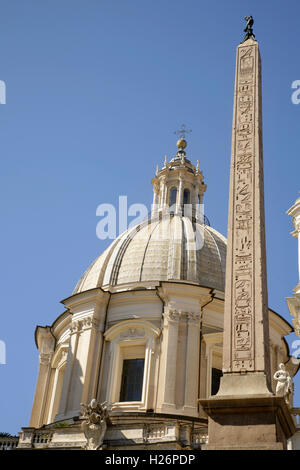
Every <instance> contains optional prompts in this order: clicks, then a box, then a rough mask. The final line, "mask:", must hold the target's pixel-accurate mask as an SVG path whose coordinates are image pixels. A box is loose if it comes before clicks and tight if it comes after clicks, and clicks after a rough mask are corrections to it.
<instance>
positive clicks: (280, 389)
mask: <svg viewBox="0 0 300 470" xmlns="http://www.w3.org/2000/svg"><path fill="white" fill-rule="evenodd" d="M274 379H275V380H276V381H277V385H276V395H277V396H281V397H284V399H285V402H286V404H287V405H289V404H290V395H291V393H293V382H292V379H291V376H290V374H289V373H288V371H287V370H286V369H285V365H284V364H283V363H281V364H279V370H277V371H276V372H275V374H274Z"/></svg>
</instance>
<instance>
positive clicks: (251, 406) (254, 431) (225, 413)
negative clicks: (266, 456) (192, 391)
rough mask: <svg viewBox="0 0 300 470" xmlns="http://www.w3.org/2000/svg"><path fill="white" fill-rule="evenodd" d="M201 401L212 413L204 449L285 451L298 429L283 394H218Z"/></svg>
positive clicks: (207, 411)
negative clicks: (279, 395)
mask: <svg viewBox="0 0 300 470" xmlns="http://www.w3.org/2000/svg"><path fill="white" fill-rule="evenodd" d="M200 404H201V405H202V407H203V409H204V411H205V412H206V413H207V415H208V444H207V445H205V446H203V447H202V449H203V450H285V449H286V448H287V439H289V438H290V437H291V436H292V435H293V434H294V433H295V432H296V428H295V424H294V421H293V418H292V416H291V413H290V411H289V409H288V406H287V405H286V403H285V400H284V399H283V398H282V397H277V396H274V395H273V396H270V395H256V396H255V395H248V396H247V395H243V396H237V395H232V396H230V395H227V396H218V395H216V396H214V397H211V398H209V399H205V400H204V399H203V400H200Z"/></svg>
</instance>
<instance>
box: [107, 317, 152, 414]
mask: <svg viewBox="0 0 300 470" xmlns="http://www.w3.org/2000/svg"><path fill="white" fill-rule="evenodd" d="M159 335H160V330H159V329H158V328H156V327H155V326H154V325H152V323H150V322H147V321H144V320H126V321H122V322H120V323H117V324H116V325H113V326H112V327H111V328H109V330H107V331H106V332H105V334H104V336H105V340H106V346H105V350H106V353H105V362H104V370H103V377H105V381H104V383H105V385H103V388H102V392H101V393H102V394H103V395H102V397H101V400H103V401H109V402H110V403H112V407H113V410H139V409H143V410H145V409H148V408H153V403H152V398H151V393H150V392H149V390H151V387H153V382H154V370H153V364H154V362H153V361H154V354H153V353H154V351H155V350H156V347H157V346H156V339H157V338H158V337H159Z"/></svg>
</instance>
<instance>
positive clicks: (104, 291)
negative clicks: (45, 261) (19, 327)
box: [18, 17, 300, 450]
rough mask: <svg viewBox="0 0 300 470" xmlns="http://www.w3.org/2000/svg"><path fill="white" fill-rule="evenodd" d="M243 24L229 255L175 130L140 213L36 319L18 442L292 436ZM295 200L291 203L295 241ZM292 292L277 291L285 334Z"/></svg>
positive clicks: (283, 442)
mask: <svg viewBox="0 0 300 470" xmlns="http://www.w3.org/2000/svg"><path fill="white" fill-rule="evenodd" d="M246 20H247V27H246V29H245V32H246V37H245V40H244V42H243V44H241V45H239V46H238V52H237V66H236V86H235V101H234V121H233V139H232V165H231V185H230V198H229V227H228V250H227V241H226V239H225V238H224V236H223V235H221V234H220V233H219V232H217V231H216V230H215V229H213V228H212V227H211V226H210V224H209V222H208V220H207V218H206V217H204V215H203V214H202V213H201V210H200V209H201V207H202V203H203V198H204V194H205V191H206V184H205V183H204V178H203V174H202V172H201V171H199V163H198V162H197V165H196V166H194V165H193V164H192V163H191V161H190V160H189V159H188V158H187V154H186V146H187V142H186V140H185V139H184V138H183V136H182V137H181V138H180V139H179V140H178V142H177V152H176V154H175V156H174V157H173V158H172V159H171V160H170V161H168V160H167V158H166V159H165V161H164V164H163V166H162V168H161V169H159V168H157V171H156V174H155V176H154V178H153V180H152V185H153V192H154V194H153V206H152V213H151V216H150V218H149V219H147V220H145V221H144V222H142V223H140V224H138V225H137V226H135V227H133V228H130V229H128V230H127V231H125V232H124V233H122V234H121V235H120V236H119V237H118V238H116V240H114V241H113V243H112V244H111V245H110V246H109V247H108V248H107V249H106V250H105V251H104V252H103V253H102V254H101V255H100V256H99V257H98V258H97V259H96V260H95V262H94V263H93V264H92V265H91V266H90V267H89V268H88V269H87V271H86V272H85V273H84V274H83V276H82V277H81V279H80V280H79V282H78V284H77V286H76V287H75V289H74V291H73V293H72V295H71V296H69V297H67V298H66V299H65V300H63V301H62V304H63V305H64V308H65V310H64V312H63V313H62V314H61V315H60V316H59V317H58V318H57V319H56V320H55V321H54V322H53V324H52V325H51V326H38V327H37V328H36V332H35V340H36V345H37V347H38V349H39V374H38V379H37V385H36V392H35V397H34V402H33V408H32V414H31V420H30V424H29V427H26V428H22V432H21V433H20V439H19V443H18V448H27V449H34V448H48V449H51V448H52V449H74V450H75V449H87V450H88V449H91V450H98V449H108V450H116V449H149V450H150V449H168V450H173V449H174V450H175V449H201V448H234V446H235V448H246V447H247V448H258V447H259V446H260V447H261V448H268V447H269V448H278V449H279V448H286V447H287V439H289V438H290V437H291V436H292V435H293V433H295V424H299V423H296V420H293V418H292V415H293V414H295V411H293V393H292V392H293V387H292V377H293V376H294V375H295V374H296V372H297V370H298V366H299V365H298V363H297V361H295V360H293V358H292V357H291V356H290V352H289V347H288V344H287V342H286V340H285V336H286V335H288V334H290V333H291V332H293V328H292V326H291V325H290V324H289V323H288V322H287V321H286V320H285V319H284V318H283V317H281V316H280V315H279V314H278V313H277V312H275V311H273V310H271V309H270V308H268V302H267V283H266V267H265V239H264V197H263V162H262V119H261V84H260V81H261V78H260V56H259V50H258V44H257V42H256V41H255V40H254V35H253V31H252V25H253V19H252V17H247V18H246ZM299 207H300V204H299V200H298V201H297V202H296V204H295V205H294V206H293V207H292V208H291V209H290V211H289V214H290V215H291V216H292V217H293V221H294V225H295V229H296V231H295V234H296V235H297V236H298V235H299V220H298V219H299V217H300V216H299V214H300V209H299ZM299 239H300V237H299V236H298V240H299ZM226 263H227V266H226ZM225 279H226V292H225ZM299 292H300V290H299V286H297V288H296V289H295V294H294V297H293V298H290V299H288V305H289V308H290V311H291V313H292V315H293V316H294V318H295V319H294V327H295V330H296V333H299V312H298V310H299V309H298V303H299V298H298V297H299ZM224 331H225V334H224ZM278 369H279V370H278ZM218 392H219V393H218ZM262 410H263V411H262ZM296 414H297V413H296ZM219 418H220V419H219ZM232 422H234V423H235V426H232ZM220 423H221V424H220ZM253 423H254V424H253ZM222 426H223V427H222ZM224 429H226V430H227V431H228V432H227V431H226V432H224ZM230 433H231V434H230ZM232 436H234V438H233V437H232ZM208 437H209V442H208ZM238 441H239V442H238ZM261 441H263V442H261ZM249 442H250V444H249ZM297 442H298V438H297V436H296V438H295V439H294V440H291V441H290V442H289V444H288V446H290V447H295V446H296V447H297Z"/></svg>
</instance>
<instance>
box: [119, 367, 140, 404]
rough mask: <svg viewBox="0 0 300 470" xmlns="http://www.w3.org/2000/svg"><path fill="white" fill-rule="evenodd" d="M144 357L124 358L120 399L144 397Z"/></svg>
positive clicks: (129, 399) (127, 399) (136, 399)
mask: <svg viewBox="0 0 300 470" xmlns="http://www.w3.org/2000/svg"><path fill="white" fill-rule="evenodd" d="M143 376H144V359H124V361H123V371H122V382H121V392H120V401H140V400H141V398H142V389H143Z"/></svg>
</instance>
